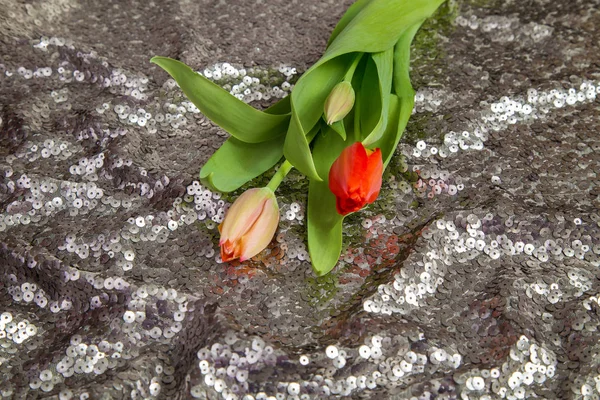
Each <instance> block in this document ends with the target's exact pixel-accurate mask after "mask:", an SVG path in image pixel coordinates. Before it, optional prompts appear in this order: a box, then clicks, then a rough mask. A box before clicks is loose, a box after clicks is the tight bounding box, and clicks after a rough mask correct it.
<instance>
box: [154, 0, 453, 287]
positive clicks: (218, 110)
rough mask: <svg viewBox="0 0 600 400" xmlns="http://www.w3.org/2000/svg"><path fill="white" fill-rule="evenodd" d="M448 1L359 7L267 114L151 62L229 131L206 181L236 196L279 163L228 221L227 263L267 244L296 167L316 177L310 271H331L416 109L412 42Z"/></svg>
mask: <svg viewBox="0 0 600 400" xmlns="http://www.w3.org/2000/svg"><path fill="white" fill-rule="evenodd" d="M442 2H443V0H358V1H356V2H355V3H354V4H353V5H352V6H350V8H349V9H348V11H347V12H346V13H345V14H344V16H343V17H342V19H341V20H340V21H339V23H338V24H337V26H336V27H335V29H334V30H333V33H332V34H331V37H330V39H329V42H328V45H327V49H326V51H325V53H324V54H323V56H322V57H321V58H320V59H319V60H318V61H317V63H316V64H314V65H313V66H312V67H311V68H310V69H308V70H307V71H306V72H305V73H304V74H303V75H302V76H301V77H300V79H299V80H298V82H297V83H296V85H295V86H294V88H293V90H292V92H291V95H290V96H287V97H285V98H283V99H282V100H280V101H279V102H278V103H276V104H274V105H273V106H271V107H270V108H268V109H266V110H264V111H259V110H257V109H255V108H253V107H251V106H250V105H248V104H246V103H244V102H243V101H241V100H239V99H237V98H236V97H234V96H232V95H231V94H230V93H229V92H227V91H226V90H224V89H222V88H220V87H219V86H217V85H215V84H214V83H212V82H211V81H209V80H208V79H206V78H205V77H203V76H202V75H200V74H198V73H196V72H194V71H193V70H192V69H191V68H189V67H188V66H186V65H185V64H183V63H181V62H179V61H176V60H173V59H169V58H165V57H154V58H152V60H151V61H152V62H154V63H156V64H157V65H159V66H160V67H162V68H163V69H164V70H165V71H167V72H168V73H169V74H170V75H171V76H172V77H173V79H175V81H177V83H178V84H179V86H180V88H181V90H182V91H183V93H184V94H185V95H186V96H187V97H188V98H189V99H190V101H192V102H193V103H194V104H195V105H196V106H197V107H198V109H199V110H200V111H201V112H202V113H203V114H204V115H205V116H206V117H208V118H209V119H211V120H212V121H213V122H214V123H215V124H217V125H219V126H220V127H221V128H223V129H224V130H225V131H227V132H228V133H229V134H230V135H231V137H229V139H227V140H226V141H225V143H223V145H222V146H221V147H220V148H219V149H218V150H217V151H216V152H215V153H214V154H213V155H212V157H211V158H210V159H209V160H208V162H207V163H206V164H205V165H204V166H203V167H202V169H201V171H200V178H201V180H202V181H203V183H205V184H207V185H209V186H210V187H212V188H214V189H216V190H218V191H222V192H230V191H233V190H236V189H238V188H239V187H240V186H242V185H243V184H245V183H246V182H248V181H250V180H252V179H254V178H256V177H258V176H259V175H261V174H263V173H265V172H266V171H267V170H269V169H271V168H272V167H274V166H276V165H277V164H278V163H281V165H280V166H279V168H278V170H277V171H276V173H275V175H274V176H273V178H272V179H271V181H270V182H269V184H268V185H267V186H266V187H264V188H255V189H249V190H247V191H246V192H244V193H243V194H242V195H241V196H240V197H239V198H238V199H237V200H236V201H235V202H234V203H233V205H232V206H231V207H230V209H229V210H228V212H227V214H226V215H225V219H224V221H223V223H222V224H221V225H220V226H219V230H220V233H221V240H220V246H221V257H222V259H223V260H224V261H229V260H232V259H236V258H239V259H240V260H241V261H244V260H246V259H248V258H251V257H253V256H254V255H256V254H258V253H259V252H260V251H262V250H263V249H264V248H266V247H267V245H268V244H269V242H270V241H271V239H272V238H273V235H274V234H275V231H276V229H277V225H278V222H279V208H278V206H277V200H276V198H275V194H274V192H275V191H276V189H277V187H278V186H279V184H280V183H281V182H282V180H283V179H284V178H285V176H286V175H287V173H288V172H289V171H290V170H291V169H292V168H296V169H297V170H298V171H300V172H301V173H303V174H304V175H306V177H308V179H309V180H310V183H309V193H308V212H307V231H308V250H309V254H310V258H311V262H312V265H313V268H314V270H315V272H316V273H317V274H318V275H324V274H326V273H328V272H329V271H331V270H332V269H333V267H334V266H335V265H336V263H337V261H338V259H339V256H340V253H341V250H342V222H343V220H344V217H345V216H346V215H348V214H350V213H353V212H356V211H358V210H360V209H361V208H363V207H364V206H365V205H367V204H369V203H372V202H374V201H375V199H376V198H377V196H378V195H379V190H380V187H381V178H382V174H383V171H384V169H385V168H386V166H387V165H388V163H389V162H390V159H391V157H392V156H393V154H394V151H395V149H396V147H397V145H398V142H399V140H400V137H401V136H402V133H403V131H404V128H405V127H406V123H407V121H408V119H409V117H410V115H411V113H412V109H413V103H414V91H413V89H412V86H411V83H410V77H409V61H410V44H411V42H412V40H413V37H414V35H415V33H416V32H417V30H418V29H419V27H420V26H421V24H422V23H423V21H424V20H425V19H426V18H428V17H429V16H430V15H431V14H432V13H433V12H434V11H435V10H436V9H437V7H438V6H439V5H440V4H441V3H442Z"/></svg>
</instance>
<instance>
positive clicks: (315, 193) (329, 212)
mask: <svg viewBox="0 0 600 400" xmlns="http://www.w3.org/2000/svg"><path fill="white" fill-rule="evenodd" d="M351 136H352V137H349V138H348V140H346V141H344V140H343V139H342V138H341V137H340V135H339V134H337V133H336V132H334V131H333V129H331V127H328V128H325V130H324V132H322V133H321V134H320V135H319V136H317V138H316V139H315V145H314V148H313V153H314V156H315V165H316V167H317V171H318V172H319V174H320V175H321V176H323V177H324V180H323V181H317V180H315V179H311V180H310V183H309V186H308V213H307V229H308V252H309V254H310V259H311V262H312V266H313V269H314V271H315V273H316V274H317V275H325V274H327V273H328V272H329V271H331V270H332V269H333V268H334V267H335V265H336V264H337V262H338V260H339V258H340V253H341V251H342V223H343V221H344V216H342V215H340V214H338V212H337V210H336V208H335V196H334V195H333V193H331V190H329V169H330V168H331V164H333V162H334V161H335V160H336V158H337V157H338V156H339V155H340V153H341V152H342V150H343V149H344V148H345V147H346V146H348V145H350V144H351V143H352V142H353V141H354V139H355V137H354V136H353V135H351Z"/></svg>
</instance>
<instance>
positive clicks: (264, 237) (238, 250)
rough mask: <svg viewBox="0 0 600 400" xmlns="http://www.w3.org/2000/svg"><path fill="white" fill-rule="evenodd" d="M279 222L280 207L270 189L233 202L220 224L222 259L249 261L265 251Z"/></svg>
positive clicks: (262, 189) (250, 190)
mask: <svg viewBox="0 0 600 400" xmlns="http://www.w3.org/2000/svg"><path fill="white" fill-rule="evenodd" d="M278 223H279V206H278V205H277V199H276V198H275V193H273V191H272V190H271V189H269V188H268V187H264V188H260V189H258V188H255V189H249V190H247V191H245V192H244V193H242V195H241V196H240V197H238V198H237V200H236V201H234V202H233V204H232V205H231V207H230V208H229V210H228V211H227V214H226V215H225V219H224V220H223V222H222V223H221V225H219V232H220V233H221V240H220V241H219V246H221V259H222V260H223V261H230V260H234V259H236V258H239V259H240V261H245V260H247V259H249V258H252V257H254V256H255V255H257V254H258V253H260V252H261V251H263V250H264V249H265V248H266V247H267V246H268V245H269V243H270V242H271V239H273V235H274V234H275V231H276V230H277V224H278Z"/></svg>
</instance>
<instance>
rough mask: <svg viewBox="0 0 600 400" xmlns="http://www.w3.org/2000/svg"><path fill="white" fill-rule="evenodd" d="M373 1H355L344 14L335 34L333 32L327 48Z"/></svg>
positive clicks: (334, 31)
mask: <svg viewBox="0 0 600 400" xmlns="http://www.w3.org/2000/svg"><path fill="white" fill-rule="evenodd" d="M371 1H372V0H357V1H355V2H354V3H353V4H352V5H351V6H350V7H348V9H347V10H346V12H345V13H344V15H343V16H342V18H341V19H340V20H339V21H338V23H337V25H336V26H335V28H333V32H331V36H329V40H328V41H327V46H328V47H329V45H330V44H331V42H333V41H334V40H335V38H336V37H337V36H338V35H339V34H340V32H341V31H343V30H344V29H345V28H346V26H348V24H349V23H350V21H352V20H353V19H354V17H356V15H357V14H358V13H359V12H360V11H361V10H362V9H363V8H365V6H366V5H367V4H369V3H370V2H371Z"/></svg>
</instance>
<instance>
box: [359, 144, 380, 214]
mask: <svg viewBox="0 0 600 400" xmlns="http://www.w3.org/2000/svg"><path fill="white" fill-rule="evenodd" d="M382 176H383V161H382V159H381V150H380V149H376V150H375V151H374V152H373V153H372V154H371V155H370V156H369V159H368V161H367V169H366V170H365V186H364V188H365V189H366V193H365V195H364V197H363V198H364V199H365V200H366V202H367V203H372V202H374V201H375V200H376V199H377V196H379V190H380V189H381V179H382Z"/></svg>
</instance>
